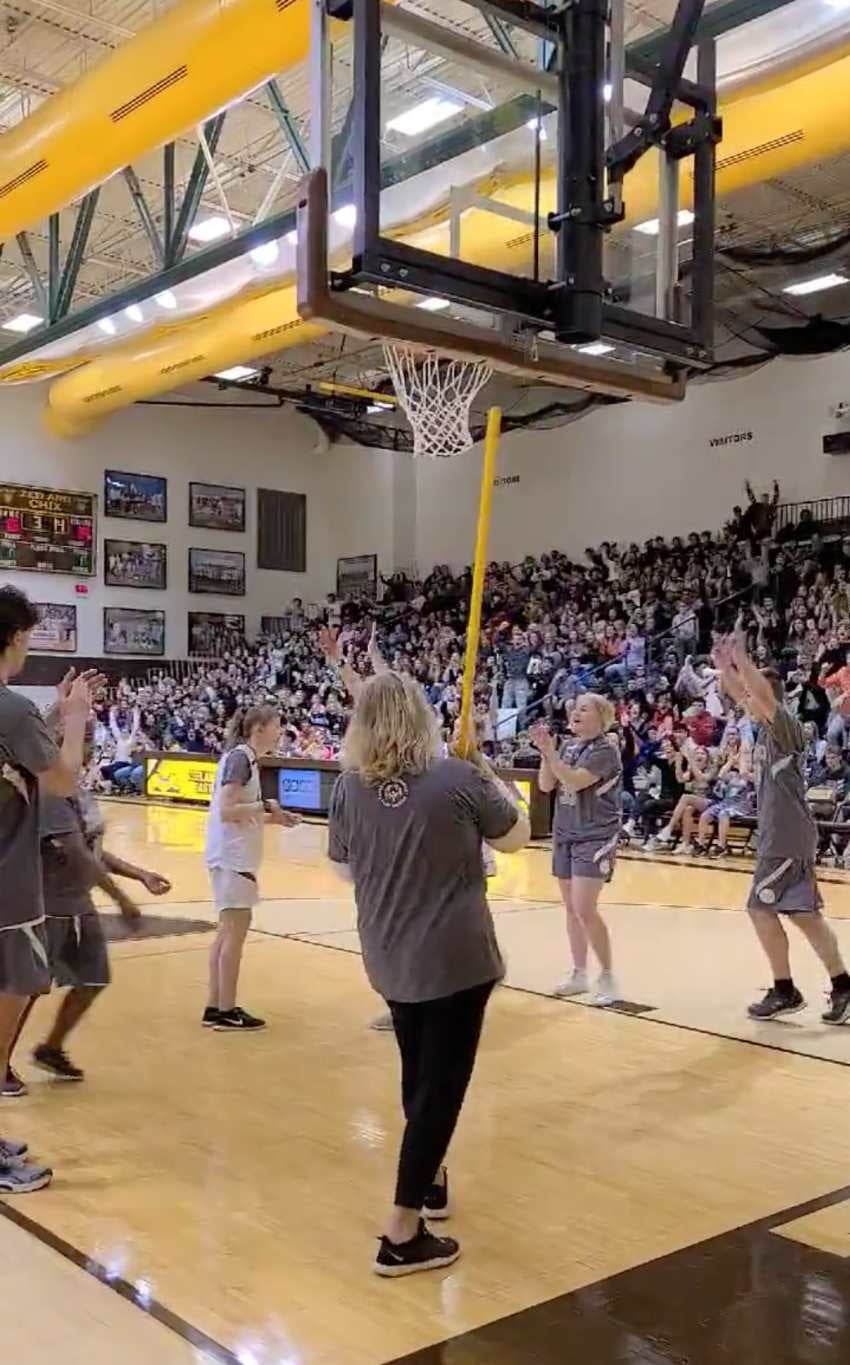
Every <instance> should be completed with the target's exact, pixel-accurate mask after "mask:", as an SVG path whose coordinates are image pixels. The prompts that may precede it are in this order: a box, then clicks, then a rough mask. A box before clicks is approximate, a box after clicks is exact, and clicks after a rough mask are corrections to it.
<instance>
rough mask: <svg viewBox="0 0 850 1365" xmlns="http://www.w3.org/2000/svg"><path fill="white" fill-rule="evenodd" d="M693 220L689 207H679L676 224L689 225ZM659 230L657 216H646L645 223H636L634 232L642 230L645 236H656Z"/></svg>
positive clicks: (659, 224)
mask: <svg viewBox="0 0 850 1365" xmlns="http://www.w3.org/2000/svg"><path fill="white" fill-rule="evenodd" d="M693 221H694V215H693V214H692V213H691V211H690V209H679V217H678V220H677V222H678V226H679V227H680V228H681V227H690V225H691V223H692V222H693ZM660 231H661V223H660V221H659V220H658V219H657V218H648V219H647V221H646V222H645V223H637V224H636V225H635V232H642V233H644V235H645V236H647V237H657V236H658V234H659V232H660Z"/></svg>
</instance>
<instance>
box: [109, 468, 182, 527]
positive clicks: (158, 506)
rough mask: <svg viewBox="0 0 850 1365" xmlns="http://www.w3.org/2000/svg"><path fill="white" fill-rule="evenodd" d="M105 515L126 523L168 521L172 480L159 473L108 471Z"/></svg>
mask: <svg viewBox="0 0 850 1365" xmlns="http://www.w3.org/2000/svg"><path fill="white" fill-rule="evenodd" d="M103 514H104V516H107V517H122V518H123V519H124V520H125V521H162V522H164V521H167V520H168V480H167V479H162V478H160V477H159V475H158V474H132V473H130V472H128V471H127V470H122V469H107V470H106V472H105V473H104V476H103Z"/></svg>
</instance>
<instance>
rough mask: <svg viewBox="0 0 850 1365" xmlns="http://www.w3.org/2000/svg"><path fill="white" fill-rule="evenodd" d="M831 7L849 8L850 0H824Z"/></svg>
mask: <svg viewBox="0 0 850 1365" xmlns="http://www.w3.org/2000/svg"><path fill="white" fill-rule="evenodd" d="M826 2H827V4H828V5H829V6H830V8H831V9H850V0H826Z"/></svg>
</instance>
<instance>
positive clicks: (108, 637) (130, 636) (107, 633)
mask: <svg viewBox="0 0 850 1365" xmlns="http://www.w3.org/2000/svg"><path fill="white" fill-rule="evenodd" d="M103 652H104V654H145V655H150V656H156V655H160V654H164V653H165V612H164V611H147V610H145V609H144V608H137V607H104V608H103Z"/></svg>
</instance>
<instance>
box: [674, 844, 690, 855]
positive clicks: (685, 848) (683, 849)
mask: <svg viewBox="0 0 850 1365" xmlns="http://www.w3.org/2000/svg"><path fill="white" fill-rule="evenodd" d="M676 853H677V854H678V856H679V857H680V858H692V857H693V856H694V845H693V844H681V845H680V847H679V848H677V849H676Z"/></svg>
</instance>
